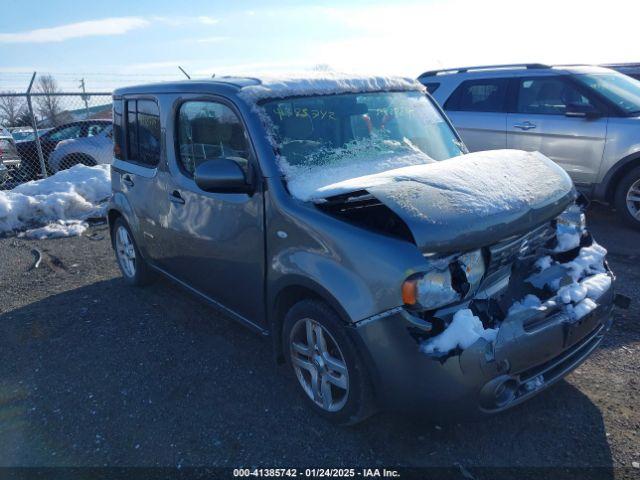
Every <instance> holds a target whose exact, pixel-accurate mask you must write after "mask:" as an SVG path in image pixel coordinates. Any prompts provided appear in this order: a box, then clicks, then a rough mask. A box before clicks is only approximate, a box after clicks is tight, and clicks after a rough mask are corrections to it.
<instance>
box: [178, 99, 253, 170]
mask: <svg viewBox="0 0 640 480" xmlns="http://www.w3.org/2000/svg"><path fill="white" fill-rule="evenodd" d="M177 148H178V158H179V159H180V165H181V167H182V170H183V171H184V173H185V174H186V175H188V176H190V177H192V176H193V172H194V171H195V169H196V167H197V166H198V165H200V164H201V163H202V162H205V161H207V160H215V159H220V158H227V159H230V160H233V161H235V162H236V163H237V164H238V165H240V167H241V168H242V169H243V170H244V172H245V174H246V173H247V169H248V162H249V158H250V152H251V149H250V148H249V142H248V140H247V135H246V133H245V129H244V126H243V124H242V122H241V121H240V119H239V118H238V116H237V115H236V113H235V112H234V111H233V110H232V109H231V108H229V107H228V106H226V105H223V104H222V103H218V102H212V101H189V102H185V103H183V104H182V105H181V106H180V111H179V114H178V145H177Z"/></svg>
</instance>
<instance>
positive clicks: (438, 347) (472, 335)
mask: <svg viewBox="0 0 640 480" xmlns="http://www.w3.org/2000/svg"><path fill="white" fill-rule="evenodd" d="M497 335H498V330H497V329H493V328H487V329H485V328H484V326H483V325H482V322H481V321H480V319H479V318H478V317H476V316H475V315H474V314H473V312H472V311H471V310H469V309H468V308H465V309H462V310H458V311H457V312H456V313H455V314H454V316H453V320H452V321H451V323H450V324H449V326H448V327H447V328H446V329H445V330H444V332H442V333H441V334H439V335H437V336H435V337H433V338H430V339H428V340H426V341H425V342H423V343H422V345H421V346H420V349H421V350H422V351H423V352H424V353H427V354H445V353H447V352H449V351H451V350H453V349H455V348H457V347H459V348H461V349H463V350H464V349H466V348H468V347H470V346H471V345H473V344H474V343H475V342H476V341H477V340H479V339H480V338H484V339H485V340H486V341H488V342H493V341H494V340H495V339H496V336H497Z"/></svg>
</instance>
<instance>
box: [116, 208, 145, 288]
mask: <svg viewBox="0 0 640 480" xmlns="http://www.w3.org/2000/svg"><path fill="white" fill-rule="evenodd" d="M112 238H113V249H114V250H115V252H116V258H117V260H118V266H119V267H120V271H121V272H122V276H123V277H124V279H125V281H126V282H127V283H129V284H131V285H137V286H142V285H147V284H149V283H150V282H151V281H152V280H153V278H154V274H153V271H152V270H151V268H150V267H149V266H148V265H147V262H145V260H144V259H143V258H142V255H140V251H139V250H138V247H137V246H136V243H135V240H134V239H133V235H132V234H131V230H130V229H129V226H128V225H127V223H126V222H125V221H124V220H123V219H122V218H118V219H117V220H116V221H115V222H114V224H113V236H112Z"/></svg>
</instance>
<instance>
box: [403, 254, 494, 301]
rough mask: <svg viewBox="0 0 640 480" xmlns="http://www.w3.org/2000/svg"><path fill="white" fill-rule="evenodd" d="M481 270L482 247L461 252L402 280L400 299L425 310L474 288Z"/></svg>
mask: <svg viewBox="0 0 640 480" xmlns="http://www.w3.org/2000/svg"><path fill="white" fill-rule="evenodd" d="M484 272H485V264H484V258H483V256H482V251H480V250H476V251H473V252H469V253H465V254H462V255H460V256H459V257H457V258H456V259H454V260H453V261H451V262H450V263H448V264H447V265H442V266H438V267H436V268H434V269H433V270H430V271H428V272H425V273H420V274H416V275H413V276H411V277H409V278H408V279H407V280H405V282H404V283H403V284H402V301H403V302H404V303H405V304H406V305H414V306H418V307H422V308H424V309H426V310H433V309H435V308H439V307H444V306H445V305H449V304H450V303H454V302H456V301H458V300H462V299H463V298H465V297H466V296H467V295H469V294H470V293H473V292H475V290H476V289H477V288H478V286H479V285H480V282H481V280H482V277H483V275H484Z"/></svg>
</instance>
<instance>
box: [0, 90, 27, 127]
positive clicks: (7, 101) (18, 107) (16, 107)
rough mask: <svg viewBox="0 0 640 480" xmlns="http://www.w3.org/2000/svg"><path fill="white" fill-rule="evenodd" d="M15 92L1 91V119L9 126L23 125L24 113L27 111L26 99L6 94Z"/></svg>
mask: <svg viewBox="0 0 640 480" xmlns="http://www.w3.org/2000/svg"><path fill="white" fill-rule="evenodd" d="M12 93H14V92H0V120H2V123H4V124H5V126H7V127H20V126H22V123H21V120H22V118H24V116H23V115H22V113H23V112H24V111H25V108H24V106H25V105H24V103H25V102H24V99H23V98H21V97H13V96H4V95H3V94H12Z"/></svg>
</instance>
